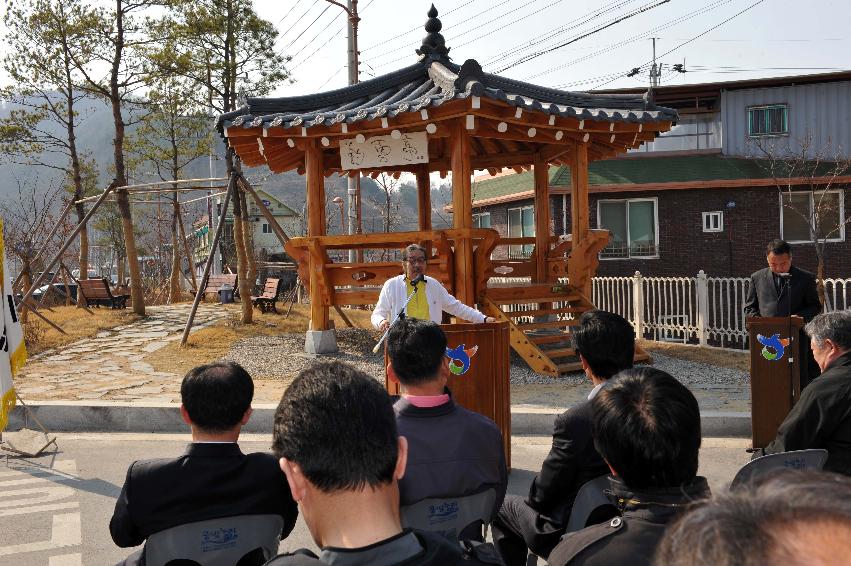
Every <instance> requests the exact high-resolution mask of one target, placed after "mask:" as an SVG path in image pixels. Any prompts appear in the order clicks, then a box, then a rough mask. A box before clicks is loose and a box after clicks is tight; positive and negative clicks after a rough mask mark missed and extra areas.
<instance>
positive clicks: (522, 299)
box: [480, 283, 651, 377]
mask: <svg viewBox="0 0 851 566" xmlns="http://www.w3.org/2000/svg"><path fill="white" fill-rule="evenodd" d="M506 305H535V307H534V308H532V309H530V310H516V311H515V310H510V309H506ZM480 307H481V310H482V312H484V313H485V314H487V315H488V316H492V317H494V318H495V319H497V320H504V321H507V322H508V323H509V330H510V343H511V347H512V348H513V349H514V351H515V352H517V353H518V354H519V355H520V357H522V358H523V359H524V360H525V361H526V363H527V364H528V365H529V367H530V368H531V369H532V370H533V371H535V372H537V373H541V374H545V375H551V376H553V377H558V376H560V375H564V374H566V373H573V372H576V371H581V370H582V362H580V361H579V356H578V354H577V353H576V350H575V349H574V347H573V337H572V335H571V329H572V328H573V327H574V326H577V325H578V324H579V317H580V316H582V313H584V312H586V311H589V310H593V309H594V308H596V307H595V306H594V305H593V304H592V303H591V301H590V300H589V299H588V298H587V297H585V296H583V295H582V293H580V292H579V291H577V290H576V289H575V288H573V287H571V286H570V285H561V284H552V283H550V284H539V283H532V284H526V285H523V286H519V287H518V286H513V287H508V286H506V287H488V289H487V291H486V292H485V294H484V296H483V297H482V298H481V301H480ZM529 319H531V320H532V321H531V322H529ZM635 361H636V362H650V361H651V359H650V356H649V355H648V354H647V353H646V352H645V351H644V350H642V349H641V348H639V347H638V346H637V345H636V348H635Z"/></svg>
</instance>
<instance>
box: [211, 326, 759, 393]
mask: <svg viewBox="0 0 851 566" xmlns="http://www.w3.org/2000/svg"><path fill="white" fill-rule="evenodd" d="M380 336H381V335H380V333H378V332H376V331H372V330H365V329H361V328H342V329H338V330H337V346H338V347H339V349H340V351H339V352H337V353H336V354H327V355H323V356H313V355H311V354H306V353H304V335H303V334H284V335H281V336H275V337H265V338H245V339H242V340H239V341H237V342H235V343H234V345H233V346H232V347H231V349H230V352H228V354H227V356H225V358H226V359H228V360H233V361H235V362H237V363H239V364H240V365H242V366H243V367H244V368H245V369H246V370H248V372H249V373H250V374H251V375H253V376H256V378H258V379H280V380H290V379H292V378H293V377H295V376H296V375H297V374H298V372H300V371H301V370H303V369H305V368H307V367H309V366H311V365H312V364H314V363H317V361H328V360H340V361H344V362H347V363H350V364H352V365H354V366H355V367H357V368H359V369H361V370H363V371H364V372H366V373H367V374H369V375H372V376H375V377H376V378H380V379H382V380H383V375H384V368H383V362H384V358H383V355H382V354H373V353H372V348H373V346H375V343H376V341H377V340H378V339H379V337H380ZM511 359H512V365H511V383H512V385H522V384H527V383H529V384H561V385H586V384H587V379H586V377H585V375H584V374H583V373H580V372H577V373H573V374H568V375H565V376H563V377H559V378H553V377H549V376H545V375H541V374H537V373H535V372H533V371H532V370H530V369H529V367H528V366H526V364H525V363H523V362H522V360H520V358H519V357H518V356H517V355H516V354H515V353H513V352H512V355H511ZM653 361H654V363H653V366H654V367H656V368H659V369H661V370H664V371H666V372H668V373H670V374H671V375H673V376H674V377H676V378H677V379H679V380H680V381H682V382H683V383H684V384H686V385H688V386H697V387H707V388H712V387H713V386H747V384H748V383H749V376H748V374H747V372H743V371H738V370H734V369H728V368H721V367H717V366H712V365H709V364H703V363H699V362H692V361H688V360H682V359H679V358H672V357H669V356H665V355H663V354H653Z"/></svg>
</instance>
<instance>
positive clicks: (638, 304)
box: [632, 271, 644, 338]
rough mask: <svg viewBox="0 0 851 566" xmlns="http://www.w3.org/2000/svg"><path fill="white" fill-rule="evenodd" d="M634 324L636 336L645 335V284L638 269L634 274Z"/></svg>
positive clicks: (641, 336)
mask: <svg viewBox="0 0 851 566" xmlns="http://www.w3.org/2000/svg"><path fill="white" fill-rule="evenodd" d="M632 325H633V327H634V328H635V337H636V338H643V337H644V285H643V284H642V277H641V272H640V271H636V272H635V275H633V276H632Z"/></svg>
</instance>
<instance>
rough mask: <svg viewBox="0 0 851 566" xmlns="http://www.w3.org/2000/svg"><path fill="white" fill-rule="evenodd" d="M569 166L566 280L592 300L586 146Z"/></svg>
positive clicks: (576, 150)
mask: <svg viewBox="0 0 851 566" xmlns="http://www.w3.org/2000/svg"><path fill="white" fill-rule="evenodd" d="M571 157H572V159H571V163H570V176H571V179H570V182H571V189H570V207H571V208H570V232H571V234H572V237H573V238H572V239H573V243H572V251H571V254H570V260H569V261H568V264H567V277H568V279H569V280H570V284H571V286H573V287H575V288H576V289H578V290H579V291H580V292H581V293H582V294H583V295H585V296H586V297H587V298H588V299H590V298H591V277H593V275H594V274H593V273H592V269H593V266H592V265H591V258H588V257H587V253H586V251H587V250H588V244H589V242H590V239H589V233H588V232H589V230H590V222H589V219H588V214H589V210H588V209H589V207H588V149H587V146H586V145H585V144H581V143H580V144H576V146H575V147H574V148H573V150H572V151H571Z"/></svg>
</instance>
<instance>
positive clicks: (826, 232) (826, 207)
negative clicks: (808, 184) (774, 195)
mask: <svg viewBox="0 0 851 566" xmlns="http://www.w3.org/2000/svg"><path fill="white" fill-rule="evenodd" d="M844 218H845V201H844V198H843V192H842V191H819V190H816V191H802V192H791V193H790V192H784V193H781V194H780V236H781V237H782V238H783V239H784V240H786V241H787V242H791V243H794V242H812V241H813V238H812V234H811V232H810V228H811V227H818V230H817V232H816V237H817V238H818V239H819V240H822V239H824V240H825V241H827V242H843V241H845V226H844V223H843V222H842V220H843V219H844Z"/></svg>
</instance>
